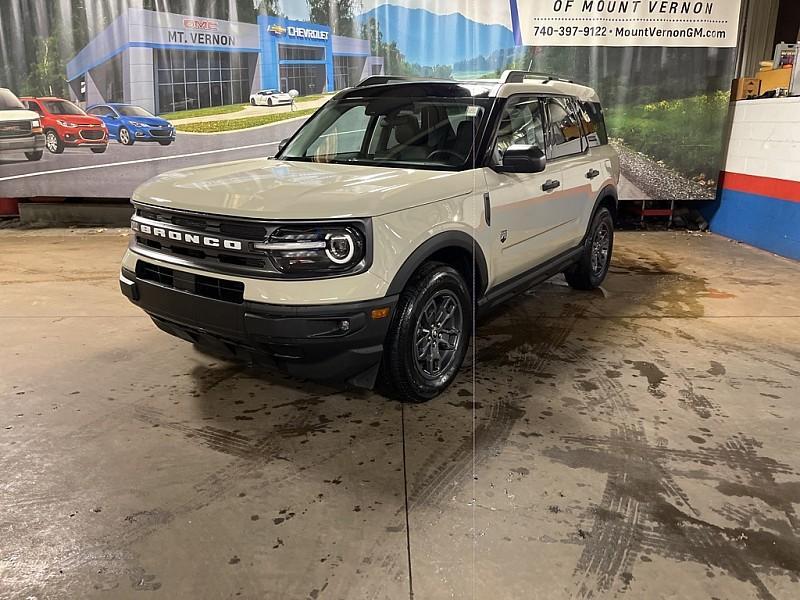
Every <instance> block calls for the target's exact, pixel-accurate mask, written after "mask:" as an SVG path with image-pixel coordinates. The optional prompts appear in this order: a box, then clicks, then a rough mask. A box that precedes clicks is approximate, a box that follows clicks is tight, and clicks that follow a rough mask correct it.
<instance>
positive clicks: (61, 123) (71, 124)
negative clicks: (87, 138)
mask: <svg viewBox="0 0 800 600" xmlns="http://www.w3.org/2000/svg"><path fill="white" fill-rule="evenodd" d="M57 123H58V124H59V125H61V126H62V127H67V128H69V129H77V128H78V125H75V123H70V122H69V121H57Z"/></svg>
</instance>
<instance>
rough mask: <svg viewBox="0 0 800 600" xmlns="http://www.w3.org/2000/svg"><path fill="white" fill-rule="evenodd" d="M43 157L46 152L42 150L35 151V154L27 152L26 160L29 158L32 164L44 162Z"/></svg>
mask: <svg viewBox="0 0 800 600" xmlns="http://www.w3.org/2000/svg"><path fill="white" fill-rule="evenodd" d="M42 156H44V151H42V150H34V151H33V152H26V153H25V158H27V159H28V160H29V161H31V162H36V161H37V160H42Z"/></svg>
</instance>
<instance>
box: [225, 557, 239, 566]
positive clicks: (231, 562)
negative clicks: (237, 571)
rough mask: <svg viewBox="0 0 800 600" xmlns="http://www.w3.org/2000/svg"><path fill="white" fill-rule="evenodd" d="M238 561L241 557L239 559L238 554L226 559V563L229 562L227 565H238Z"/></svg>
mask: <svg viewBox="0 0 800 600" xmlns="http://www.w3.org/2000/svg"><path fill="white" fill-rule="evenodd" d="M240 562H242V559H241V558H239V557H238V556H233V557H232V558H231V559H230V560H229V561H228V564H229V565H238V564H239V563H240Z"/></svg>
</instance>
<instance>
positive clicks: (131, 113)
mask: <svg viewBox="0 0 800 600" xmlns="http://www.w3.org/2000/svg"><path fill="white" fill-rule="evenodd" d="M115 108H116V109H117V112H118V113H119V114H120V115H122V116H123V117H152V116H153V114H152V113H149V112H147V111H146V110H145V109H143V108H142V107H141V106H117V107H115Z"/></svg>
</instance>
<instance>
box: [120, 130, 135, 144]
mask: <svg viewBox="0 0 800 600" xmlns="http://www.w3.org/2000/svg"><path fill="white" fill-rule="evenodd" d="M119 143H120V144H122V145H123V146H133V136H132V135H131V132H130V131H128V130H127V129H125V128H124V127H120V129H119Z"/></svg>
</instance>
